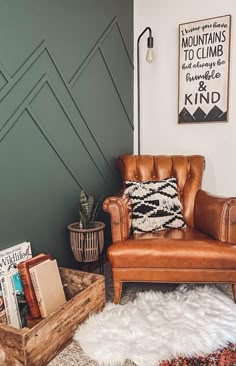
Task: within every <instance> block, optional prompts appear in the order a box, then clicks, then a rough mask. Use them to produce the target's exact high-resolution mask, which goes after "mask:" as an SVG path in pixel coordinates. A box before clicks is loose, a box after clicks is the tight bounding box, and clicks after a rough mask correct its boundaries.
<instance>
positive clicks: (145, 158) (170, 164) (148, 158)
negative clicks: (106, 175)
mask: <svg viewBox="0 0 236 366" xmlns="http://www.w3.org/2000/svg"><path fill="white" fill-rule="evenodd" d="M117 165H118V168H119V170H120V172H121V177H122V180H123V182H124V181H126V180H133V181H138V182H143V181H158V180H162V179H165V178H169V177H175V178H176V180H177V184H178V194H179V199H180V201H181V203H182V206H183V216H184V219H185V222H186V224H187V225H188V226H189V227H194V202H195V197H196V194H197V191H198V190H199V189H200V188H201V183H202V174H203V170H204V166H205V159H204V157H203V156H200V155H191V156H184V155H172V156H169V155H122V156H120V157H119V159H118V162H117Z"/></svg>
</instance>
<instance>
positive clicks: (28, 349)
mask: <svg viewBox="0 0 236 366" xmlns="http://www.w3.org/2000/svg"><path fill="white" fill-rule="evenodd" d="M60 274H61V278H62V282H63V285H64V286H65V287H64V288H65V293H66V298H67V302H66V303H65V304H64V305H63V306H62V307H61V308H59V309H58V310H57V311H55V312H54V313H52V314H51V315H50V316H48V317H47V318H45V319H43V320H41V321H40V322H38V323H37V324H36V325H34V326H33V327H32V328H31V329H29V328H23V329H15V328H13V327H10V326H7V325H3V324H1V325H0V366H22V365H23V366H45V365H47V364H48V363H49V362H50V361H51V360H52V359H53V358H54V357H55V356H56V355H57V354H58V353H59V352H60V351H61V350H62V349H63V348H64V347H65V346H66V345H67V344H68V343H70V341H71V340H72V337H73V335H74V332H75V330H76V329H77V327H78V324H79V323H81V322H82V321H83V320H85V319H86V318H87V317H88V316H89V314H91V313H94V312H98V311H99V310H101V309H102V308H103V307H104V304H105V282H104V276H101V275H96V274H93V273H86V272H80V271H76V270H72V269H66V268H60Z"/></svg>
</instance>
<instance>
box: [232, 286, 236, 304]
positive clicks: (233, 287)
mask: <svg viewBox="0 0 236 366" xmlns="http://www.w3.org/2000/svg"><path fill="white" fill-rule="evenodd" d="M232 290H233V295H234V302H235V303H236V284H234V283H233V284H232Z"/></svg>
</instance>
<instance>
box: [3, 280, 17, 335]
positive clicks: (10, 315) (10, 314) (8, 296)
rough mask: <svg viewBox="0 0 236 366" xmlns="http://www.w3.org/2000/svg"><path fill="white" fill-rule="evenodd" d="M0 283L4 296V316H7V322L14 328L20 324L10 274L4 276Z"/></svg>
mask: <svg viewBox="0 0 236 366" xmlns="http://www.w3.org/2000/svg"><path fill="white" fill-rule="evenodd" d="M1 283H2V292H3V297H4V303H5V309H6V316H7V323H8V325H11V326H12V327H15V328H18V329H19V328H20V326H21V324H20V322H19V315H18V310H17V309H18V304H17V302H16V299H15V295H14V293H15V291H14V288H13V283H12V280H11V276H10V275H8V276H4V277H2V280H1Z"/></svg>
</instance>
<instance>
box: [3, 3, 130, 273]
mask: <svg viewBox="0 0 236 366" xmlns="http://www.w3.org/2000/svg"><path fill="white" fill-rule="evenodd" d="M95 1H96V0H92V1H91V2H83V1H81V0H78V1H76V2H72V3H70V7H69V8H67V11H66V12H65V3H64V2H62V0H58V2H57V7H56V8H55V7H54V6H53V5H52V2H47V1H43V2H40V4H38V3H37V4H36V3H35V4H32V2H31V1H30V0H22V1H21V2H18V3H17V4H15V7H14V11H13V4H12V3H11V2H6V3H5V4H4V6H3V8H2V9H1V14H0V18H1V16H2V18H3V19H4V16H3V15H4V14H5V15H6V14H8V21H7V22H3V21H2V22H1V23H0V31H1V37H0V45H1V55H0V170H1V177H2V178H1V186H0V201H1V206H0V210H1V222H0V231H1V240H0V250H1V249H2V248H4V247H7V246H9V245H14V244H15V243H17V242H20V241H25V240H28V241H31V243H32V248H33V254H38V253H40V252H50V253H52V256H53V257H55V258H56V259H57V260H58V263H59V264H60V265H64V266H71V267H72V266H75V263H74V262H73V256H72V253H71V250H70V246H69V237H68V231H67V225H68V224H69V223H70V222H72V221H75V220H77V218H78V216H77V212H76V207H77V206H78V200H79V193H80V191H81V189H84V190H85V191H86V192H87V193H90V194H93V195H95V196H96V197H97V198H98V197H100V196H101V195H103V194H104V195H110V194H113V193H115V192H116V191H117V190H118V189H120V179H119V174H118V171H117V168H116V164H115V161H116V159H117V157H118V156H119V155H121V154H130V153H132V152H133V128H134V127H133V99H132V98H133V62H132V53H133V52H132V44H133V42H132V32H133V25H132V22H133V19H132V17H133V2H132V0H127V1H125V2H124V1H118V0H109V1H107V0H100V2H99V3H98V2H97V1H96V2H95ZM75 14H76V16H75ZM85 14H86V18H85ZM29 15H30V16H29ZM88 24H89V30H88ZM83 27H84V28H83ZM81 32H82V33H81ZM12 34H14V38H12ZM77 35H78V36H77ZM8 38H9V40H8ZM77 39H78V40H79V41H78V42H77ZM127 45H128V46H129V47H127ZM72 47H73V49H72ZM65 50H66V51H65ZM70 50H72V51H73V52H72V54H70V53H69V51H70Z"/></svg>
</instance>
